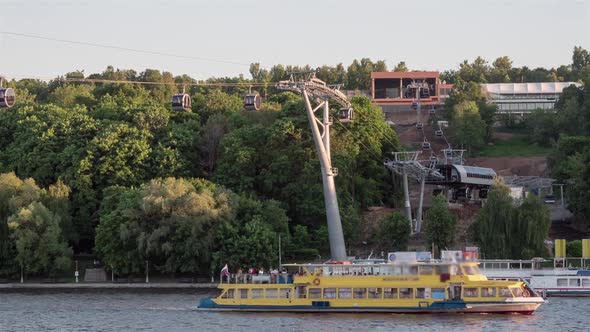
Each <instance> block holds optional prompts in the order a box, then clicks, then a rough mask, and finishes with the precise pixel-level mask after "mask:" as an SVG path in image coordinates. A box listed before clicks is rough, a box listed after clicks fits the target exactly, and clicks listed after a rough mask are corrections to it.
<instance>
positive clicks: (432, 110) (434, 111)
mask: <svg viewBox="0 0 590 332" xmlns="http://www.w3.org/2000/svg"><path fill="white" fill-rule="evenodd" d="M428 114H430V115H436V110H435V109H434V107H433V108H431V109H430V110H428Z"/></svg>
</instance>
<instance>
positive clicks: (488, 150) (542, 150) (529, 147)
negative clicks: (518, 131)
mask: <svg viewBox="0 0 590 332" xmlns="http://www.w3.org/2000/svg"><path fill="white" fill-rule="evenodd" d="M551 151H552V148H550V147H542V146H538V145H536V144H531V143H529V142H527V141H526V140H525V139H524V138H523V137H522V136H515V137H513V138H510V139H507V140H495V141H494V145H488V146H486V147H484V148H483V149H481V150H480V151H478V153H477V154H476V156H477V157H527V156H546V155H549V154H550V153H551Z"/></svg>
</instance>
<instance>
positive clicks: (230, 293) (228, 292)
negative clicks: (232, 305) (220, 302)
mask: <svg viewBox="0 0 590 332" xmlns="http://www.w3.org/2000/svg"><path fill="white" fill-rule="evenodd" d="M221 298H222V299H233V298H234V290H233V289H228V290H226V291H225V293H223V295H222V296H221Z"/></svg>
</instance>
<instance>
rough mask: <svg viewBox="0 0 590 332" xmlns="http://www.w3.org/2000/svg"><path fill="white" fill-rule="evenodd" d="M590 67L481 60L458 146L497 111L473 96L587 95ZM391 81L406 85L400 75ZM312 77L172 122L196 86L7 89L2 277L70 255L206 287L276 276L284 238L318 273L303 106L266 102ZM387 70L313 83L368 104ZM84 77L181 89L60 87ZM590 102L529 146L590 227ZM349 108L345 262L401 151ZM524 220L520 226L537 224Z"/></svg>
mask: <svg viewBox="0 0 590 332" xmlns="http://www.w3.org/2000/svg"><path fill="white" fill-rule="evenodd" d="M589 64H590V56H588V52H587V51H586V50H584V49H581V48H576V49H575V50H574V56H573V63H572V65H571V66H561V67H559V68H557V69H550V70H546V69H542V68H537V69H534V70H529V69H528V68H526V67H522V68H513V67H512V62H511V61H510V59H509V58H507V57H502V58H498V59H496V60H495V61H494V62H493V64H492V66H489V65H488V64H487V63H486V61H485V60H483V59H481V58H478V59H476V60H475V61H474V62H473V63H468V62H467V61H466V62H464V63H463V64H461V66H460V68H459V70H458V71H454V72H446V73H444V74H443V77H444V78H443V79H445V80H447V82H453V83H455V84H456V85H455V87H456V88H455V90H454V91H453V93H452V94H451V97H450V98H449V100H448V101H447V106H448V107H447V109H448V110H449V111H448V114H446V116H447V118H448V119H449V122H450V124H451V127H452V128H454V129H453V130H452V132H451V133H450V138H451V140H452V142H453V144H454V145H463V146H464V147H465V148H467V149H470V150H472V149H477V148H478V147H480V146H482V145H483V144H485V143H486V142H487V141H488V140H489V139H490V137H491V132H492V124H493V117H494V111H495V110H494V109H493V108H492V107H490V106H488V105H487V104H485V98H484V96H483V95H482V93H481V89H479V86H478V85H477V84H476V83H478V82H505V81H510V82H536V81H546V80H550V81H569V80H582V79H585V78H586V77H587V76H588V73H590V70H589V69H588V68H589ZM395 68H396V70H400V71H407V70H408V66H407V65H406V63H405V62H403V61H402V62H400V63H399V64H398V65H397V66H396V67H395ZM308 69H311V68H309V66H304V67H295V66H284V65H276V66H273V67H271V68H270V69H265V68H262V67H261V66H260V65H259V64H252V66H251V67H250V74H251V75H252V78H251V79H247V78H244V77H242V76H239V77H224V78H211V79H208V80H206V81H205V82H204V83H242V84H241V85H235V86H230V87H224V88H219V87H212V86H202V85H201V86H197V85H191V86H187V88H188V89H187V93H188V94H189V95H190V96H191V97H192V100H193V104H192V111H189V112H173V111H172V110H171V109H170V107H169V101H170V98H171V96H172V95H173V94H174V93H177V92H178V91H179V88H180V87H181V86H182V85H183V84H186V83H195V82H197V81H196V80H194V79H193V78H191V77H189V76H187V75H181V76H174V75H173V74H172V73H169V72H160V71H158V70H152V69H146V70H145V71H143V72H139V73H138V72H136V71H134V70H120V69H114V68H113V67H110V66H109V67H107V68H106V70H105V71H103V72H102V73H95V74H91V75H85V74H84V73H83V72H79V71H78V72H72V73H68V74H66V75H65V76H64V77H60V78H57V79H55V80H52V81H49V82H44V81H39V80H34V79H23V80H19V81H12V82H9V85H10V86H11V87H13V88H15V90H16V92H17V105H16V106H15V107H13V108H11V109H3V110H2V111H0V172H3V173H5V174H3V175H1V176H0V273H1V274H3V275H10V274H14V273H17V272H18V270H19V268H20V267H21V266H22V267H23V268H25V270H26V271H27V273H39V274H45V275H56V274H59V272H60V271H63V270H65V269H67V268H68V266H69V265H70V262H71V259H70V258H71V256H72V252H75V253H93V254H96V255H98V256H99V258H100V259H101V260H102V261H103V263H104V264H105V265H106V266H107V267H108V268H109V269H113V270H114V271H115V272H117V273H121V274H133V273H139V272H141V271H143V269H144V262H145V260H148V261H150V262H151V266H152V267H153V268H154V269H156V270H157V271H159V272H163V273H170V274H174V273H197V274H203V275H209V274H210V272H211V270H212V269H213V270H215V269H219V268H220V267H221V266H222V265H223V264H225V263H228V264H230V267H231V268H232V269H235V268H237V267H238V266H240V265H245V264H248V265H265V266H266V267H268V266H270V265H274V264H276V263H277V257H276V252H277V246H278V243H277V242H278V241H277V240H278V236H279V235H280V236H281V238H282V239H283V244H284V249H285V250H286V252H284V255H285V256H286V257H294V258H296V257H305V258H306V259H307V258H316V257H318V256H321V255H324V257H325V256H326V252H327V251H328V248H329V246H328V243H327V237H328V236H327V228H326V227H325V211H324V200H323V195H322V184H321V177H320V174H319V162H318V160H317V156H316V152H315V147H314V145H313V142H312V139H311V134H310V131H309V123H308V120H307V118H306V116H305V113H304V112H303V103H302V101H301V98H300V97H299V96H297V95H294V94H292V93H289V92H280V91H277V90H276V89H275V88H273V86H272V85H273V82H277V81H279V80H282V79H285V78H286V77H287V72H288V71H292V70H308ZM386 70H387V66H386V64H385V62H384V61H371V60H370V59H366V58H365V59H361V60H354V61H353V62H352V63H351V64H350V65H349V66H344V65H343V64H338V65H336V66H322V67H320V68H318V70H317V77H318V78H320V79H322V80H324V81H326V82H327V83H329V84H332V83H344V85H345V89H360V90H367V89H369V88H370V85H371V80H370V75H371V72H373V71H386ZM84 77H86V78H90V79H106V80H125V81H131V82H160V83H174V84H176V85H177V87H175V86H174V85H164V84H149V85H143V84H141V85H140V84H128V83H96V84H93V83H80V82H71V81H67V78H84ZM252 82H257V83H263V84H262V86H261V87H259V88H258V91H257V92H258V93H260V94H261V95H262V96H263V98H264V103H263V107H262V109H261V110H260V111H258V112H254V113H248V112H244V111H243V110H242V107H241V98H242V96H243V95H244V94H246V93H247V91H248V88H247V86H248V83H252ZM586 82H588V81H587V80H586ZM264 83H267V84H266V85H264ZM589 91H590V90H589V88H588V85H587V84H586V85H585V87H583V88H575V87H571V88H568V89H567V90H566V92H565V93H564V97H563V98H562V100H560V101H559V106H560V107H561V108H563V109H564V110H565V111H564V112H562V114H560V115H559V116H560V117H562V118H561V120H560V121H551V118H549V116H550V115H539V121H537V122H536V123H541V124H542V125H539V126H538V127H539V128H538V130H536V131H534V132H535V133H536V134H535V135H536V136H537V137H541V138H543V139H545V140H546V142H545V143H546V144H550V143H551V142H556V144H557V150H556V154H555V158H554V161H553V170H554V172H555V174H556V177H557V178H559V179H560V180H561V179H563V180H564V181H569V180H571V182H568V183H571V185H570V186H568V188H567V191H568V196H569V198H570V208H571V209H572V210H573V211H574V212H575V213H576V215H577V216H579V217H580V218H582V217H584V216H589V215H590V211H588V208H587V205H585V204H583V202H584V200H586V201H587V199H588V198H587V193H588V192H590V190H588V189H589V188H590V169H589V167H590V166H589V164H590V163H589V162H588V161H589V159H590V152H588V150H587V148H588V146H589V144H586V143H580V142H584V140H585V139H586V138H587V136H588V135H589V132H588V130H589V128H590V124H589V122H588V121H589V119H590V116H589V115H588V114H590V113H589V112H590V111H589V110H590V108H589V107H590V102H589V100H590V98H589V97H588V95H589V93H590V92H589ZM352 104H353V107H354V109H355V114H356V119H355V122H354V123H352V124H350V125H343V124H342V123H339V122H338V121H335V123H334V126H332V132H331V136H332V137H331V142H332V161H333V164H334V166H335V167H337V168H338V169H339V176H338V177H337V178H336V186H337V188H338V199H339V203H340V208H341V215H342V221H343V229H344V232H345V239H346V242H347V246H348V247H349V248H354V247H355V245H356V244H357V242H358V240H359V238H360V237H359V229H361V222H362V221H361V220H362V219H361V217H360V215H361V211H362V210H363V209H364V208H366V207H369V206H372V205H388V206H394V204H395V202H394V200H393V197H394V195H393V194H392V192H393V191H394V190H393V189H394V183H392V180H391V177H390V175H389V174H388V172H387V171H386V169H385V168H384V167H383V164H382V161H383V157H384V155H385V154H386V153H388V152H390V151H395V150H398V149H399V143H398V140H397V137H396V134H395V133H394V132H393V130H392V129H391V128H390V126H389V125H387V123H386V122H385V121H384V120H385V119H384V116H383V114H382V112H381V111H380V109H379V108H377V107H375V106H373V105H372V104H371V103H370V100H369V99H368V98H365V97H356V98H353V99H352ZM333 111H335V110H333ZM542 116H546V118H543V117H542ZM551 126H554V127H551ZM541 127H542V128H541ZM531 132H533V131H531ZM564 134H567V135H569V136H568V137H566V136H565V135H564ZM22 179H25V180H22ZM578 198H579V199H578ZM527 204H528V203H527V202H525V204H523V206H528V205H527ZM529 205H531V206H534V202H530V204H529ZM485 209H486V208H484V210H485ZM541 210H542V209H541ZM527 211H528V210H527ZM492 212H493V211H492ZM527 213H528V212H527ZM527 213H525V212H522V218H521V219H523V220H525V219H526V220H533V219H535V220H536V219H538V218H539V216H536V215H534V214H527ZM481 218H482V220H484V219H485V218H484V217H481ZM487 218H488V219H490V218H491V217H487ZM492 219H493V218H492ZM586 219H590V218H587V217H586ZM490 220H491V219H490ZM482 225H483V224H482ZM482 227H484V226H482ZM490 227H492V226H490ZM518 227H525V225H524V224H523V225H520V226H518ZM482 229H485V227H484V228H482ZM498 231H500V232H504V231H505V230H504V229H499V230H498ZM409 232H410V231H409V225H408V223H407V222H406V221H405V219H404V218H403V217H402V216H400V215H395V216H392V218H390V219H387V220H385V221H384V222H383V223H382V224H381V230H380V235H379V236H378V237H379V243H380V245H381V247H382V248H383V249H387V250H390V249H391V250H396V249H403V248H404V247H405V246H406V243H407V242H405V241H407V237H408V235H409ZM484 239H487V238H484ZM529 240H530V241H529V242H523V243H529V244H528V245H527V248H528V249H530V252H535V253H536V252H537V251H538V250H539V248H538V247H537V246H536V244H537V242H536V241H537V238H536V237H535V239H534V240H533V239H529ZM527 241H528V240H527ZM511 252H513V250H512V249H511ZM530 252H524V253H522V252H521V253H518V254H514V255H513V256H528V254H529V253H530ZM352 254H354V252H352Z"/></svg>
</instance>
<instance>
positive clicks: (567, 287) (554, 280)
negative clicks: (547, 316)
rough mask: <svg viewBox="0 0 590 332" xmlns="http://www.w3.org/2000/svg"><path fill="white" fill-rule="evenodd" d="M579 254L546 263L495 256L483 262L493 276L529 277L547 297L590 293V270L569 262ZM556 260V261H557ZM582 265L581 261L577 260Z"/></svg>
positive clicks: (536, 260)
mask: <svg viewBox="0 0 590 332" xmlns="http://www.w3.org/2000/svg"><path fill="white" fill-rule="evenodd" d="M573 260H576V261H577V260H580V259H579V258H568V259H565V264H564V263H561V264H555V263H554V266H552V267H544V265H545V263H547V262H550V261H548V260H544V259H542V258H536V259H531V260H509V259H493V260H482V261H481V262H480V267H481V268H482V269H481V271H482V273H483V274H485V275H486V276H487V277H488V279H492V280H525V281H526V282H528V283H529V284H530V286H531V288H533V289H534V290H535V291H537V292H538V293H539V294H541V295H542V296H543V297H551V296H561V297H580V296H590V270H589V269H587V268H584V267H577V268H574V267H564V266H569V264H568V261H573ZM554 262H555V261H554ZM576 265H578V264H576Z"/></svg>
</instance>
